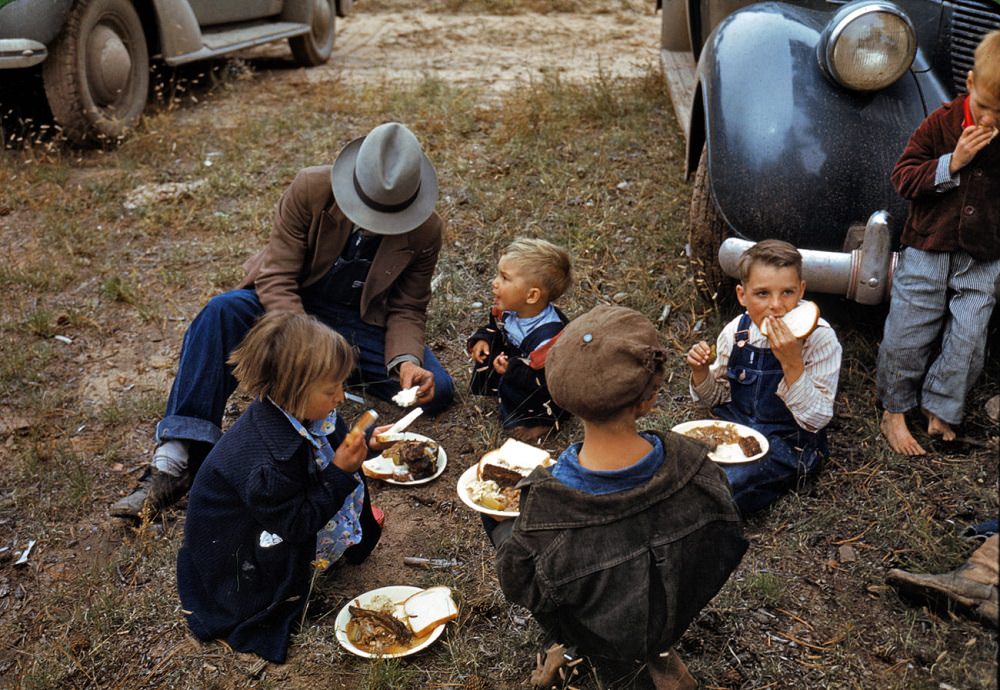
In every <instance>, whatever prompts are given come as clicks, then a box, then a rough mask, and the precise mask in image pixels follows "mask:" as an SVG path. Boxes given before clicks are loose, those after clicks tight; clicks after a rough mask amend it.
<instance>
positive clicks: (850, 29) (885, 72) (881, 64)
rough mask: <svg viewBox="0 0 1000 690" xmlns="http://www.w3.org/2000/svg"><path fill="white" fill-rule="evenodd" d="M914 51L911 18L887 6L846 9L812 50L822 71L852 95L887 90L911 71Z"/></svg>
mask: <svg viewBox="0 0 1000 690" xmlns="http://www.w3.org/2000/svg"><path fill="white" fill-rule="evenodd" d="M916 51H917V38H916V33H915V32H914V30H913V24H912V23H911V22H910V18H909V17H907V16H906V14H904V13H903V11H902V10H901V9H899V8H898V7H896V6H895V5H893V4H892V3H889V2H862V3H851V4H849V5H845V6H844V7H842V8H841V9H840V10H839V11H838V12H837V13H836V14H835V15H834V16H833V19H831V20H830V23H829V24H827V25H826V28H825V29H824V30H823V34H822V36H821V37H820V41H819V45H818V46H817V52H818V53H819V55H818V57H819V62H820V65H821V66H822V67H823V69H824V71H826V73H827V74H829V75H830V77H831V78H833V80H834V81H836V82H837V83H838V84H840V85H841V86H844V87H845V88H848V89H854V90H856V91H877V90H878V89H884V88H885V87H887V86H889V85H890V84H892V83H893V82H895V81H896V80H897V79H899V78H900V77H901V76H903V73H905V72H906V70H908V69H909V68H910V64H911V63H912V62H913V56H914V55H915V54H916Z"/></svg>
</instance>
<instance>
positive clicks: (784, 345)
mask: <svg viewBox="0 0 1000 690" xmlns="http://www.w3.org/2000/svg"><path fill="white" fill-rule="evenodd" d="M766 318H767V343H768V345H770V347H771V352H772V353H773V354H774V356H775V357H777V358H778V362H779V363H780V364H781V370H782V371H783V372H785V383H786V384H788V385H789V386H790V385H792V384H793V383H795V382H796V381H798V380H799V377H800V376H802V372H803V371H805V365H804V364H803V363H802V349H803V347H804V346H805V340H800V339H798V338H796V337H795V336H794V335H793V334H792V330H791V329H790V328H789V327H788V324H786V323H785V322H784V321H782V320H781V319H780V318H778V317H777V316H768V317H766Z"/></svg>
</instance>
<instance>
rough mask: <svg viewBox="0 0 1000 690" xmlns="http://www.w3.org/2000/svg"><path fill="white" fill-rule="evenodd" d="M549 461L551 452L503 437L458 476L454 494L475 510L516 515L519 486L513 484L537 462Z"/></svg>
mask: <svg viewBox="0 0 1000 690" xmlns="http://www.w3.org/2000/svg"><path fill="white" fill-rule="evenodd" d="M550 465H552V456H551V455H549V453H548V451H546V450H543V449H542V448H536V447H535V446H532V445H530V444H527V443H523V442H521V441H518V440H516V439H512V438H511V439H507V441H506V442H504V444H503V445H502V446H500V447H499V448H495V449H493V450H491V451H489V452H488V453H486V454H485V455H484V456H483V457H482V458H480V460H479V462H478V463H476V464H475V465H473V466H472V467H470V468H469V469H467V470H465V472H463V473H462V476H461V477H459V478H458V497H459V498H460V499H462V502H463V503H465V505H467V506H469V507H470V508H472V509H473V510H475V511H478V512H480V513H485V514H486V515H492V516H493V517H504V518H510V517H517V516H518V515H519V514H520V511H519V510H518V507H519V503H520V500H521V490H520V489H517V488H515V485H516V484H517V483H518V482H519V481H521V480H522V479H524V478H525V477H527V476H528V475H529V474H531V472H532V470H534V469H535V468H536V467H538V466H542V467H548V466H550Z"/></svg>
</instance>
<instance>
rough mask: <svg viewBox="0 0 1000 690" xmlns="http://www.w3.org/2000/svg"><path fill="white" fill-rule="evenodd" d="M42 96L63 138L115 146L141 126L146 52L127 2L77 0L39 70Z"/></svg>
mask: <svg viewBox="0 0 1000 690" xmlns="http://www.w3.org/2000/svg"><path fill="white" fill-rule="evenodd" d="M42 77H43V81H44V84H45V95H46V97H47V99H48V101H49V107H50V108H51V109H52V114H53V116H54V117H55V119H56V122H58V123H59V124H60V125H61V126H62V128H63V132H64V133H65V135H66V137H67V138H68V139H69V140H70V141H73V142H75V143H79V144H87V143H97V142H105V143H107V142H115V141H118V140H119V139H121V137H122V136H123V135H124V134H125V133H126V132H127V131H128V130H129V129H131V128H132V127H134V126H135V124H136V123H137V122H138V121H139V116H140V115H142V110H143V108H144V107H145V105H146V97H147V95H148V91H149V53H148V52H147V48H146V36H145V34H144V33H143V30H142V23H141V22H140V21H139V15H137V14H136V12H135V9H134V8H133V7H132V4H131V3H130V2H129V1H128V0H80V1H79V2H76V3H75V4H74V6H73V9H72V10H71V11H70V14H69V17H68V18H67V20H66V25H65V26H64V27H63V30H62V33H61V34H60V35H59V37H58V38H57V39H56V42H55V43H54V44H53V46H52V48H51V52H50V54H49V57H48V59H47V60H46V61H45V62H44V63H43V66H42Z"/></svg>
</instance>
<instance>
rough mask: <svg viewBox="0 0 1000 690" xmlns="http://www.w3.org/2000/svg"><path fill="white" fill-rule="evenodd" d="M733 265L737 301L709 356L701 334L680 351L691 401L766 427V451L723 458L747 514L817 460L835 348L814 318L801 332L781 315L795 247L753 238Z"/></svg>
mask: <svg viewBox="0 0 1000 690" xmlns="http://www.w3.org/2000/svg"><path fill="white" fill-rule="evenodd" d="M739 270H740V283H739V284H738V285H737V286H736V298H737V299H738V300H739V302H740V304H741V305H743V307H745V308H746V311H745V312H744V313H743V314H742V315H740V316H737V317H736V318H735V319H733V320H732V321H730V322H729V323H728V324H727V325H726V327H725V328H723V329H722V332H721V333H720V334H719V337H718V340H717V341H716V352H717V353H718V357H717V358H716V359H714V360H713V358H712V355H711V348H709V346H708V343H706V342H704V341H702V342H700V343H696V344H695V345H694V346H693V347H692V348H691V349H690V350H689V351H688V354H687V363H688V366H689V367H691V395H692V397H693V398H694V399H695V400H696V401H700V402H702V403H703V404H705V405H706V406H708V407H711V408H712V412H713V413H714V414H715V415H716V416H717V417H720V418H722V419H724V420H726V421H729V422H736V423H737V424H743V425H745V426H748V427H750V428H751V429H755V430H757V431H759V432H760V433H762V434H763V435H764V436H766V437H767V441H768V444H769V446H770V448H769V450H768V453H767V455H765V456H764V457H762V458H760V459H758V460H755V461H752V462H745V463H739V464H727V465H725V466H724V469H725V472H726V477H727V478H728V479H729V484H730V486H731V487H732V490H733V498H734V499H735V500H736V505H738V506H739V508H740V510H741V511H743V514H744V515H746V514H748V513H752V512H754V511H756V510H760V509H761V508H764V507H766V506H768V505H770V504H772V503H774V502H775V501H776V500H778V498H780V497H781V496H782V495H783V494H784V493H785V492H787V491H788V490H789V489H791V488H793V487H794V486H795V485H796V484H797V482H798V481H800V480H801V479H803V478H805V477H808V476H810V475H813V474H815V473H816V472H818V471H819V470H820V468H821V467H822V464H823V461H824V460H825V459H826V456H827V453H828V451H827V444H826V432H825V431H824V427H826V425H827V424H828V423H829V422H830V420H831V419H832V418H833V401H834V396H835V395H836V393H837V382H838V380H839V378H840V358H841V351H842V350H841V347H840V342H839V341H838V340H837V336H836V334H835V333H834V332H833V329H832V328H831V327H830V324H828V323H827V322H826V321H824V320H823V319H819V320H818V321H817V322H816V325H815V328H814V329H813V330H812V332H811V333H809V334H808V335H807V336H805V337H797V336H796V334H795V333H793V332H792V330H791V329H790V328H789V327H788V325H787V324H786V323H785V321H784V320H783V319H782V317H784V316H785V315H786V314H788V313H789V312H790V311H792V310H793V309H795V308H796V307H797V306H798V305H799V304H800V303H801V302H802V296H803V294H804V293H805V289H806V283H805V281H804V280H802V255H801V254H799V251H798V250H797V249H796V248H795V247H793V246H792V245H790V244H789V243H788V242H783V241H781V240H764V241H762V242H758V243H757V244H755V245H753V246H752V247H750V248H749V249H748V250H746V251H745V252H744V253H743V255H742V256H741V257H740V261H739ZM765 332H766V334H765Z"/></svg>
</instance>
